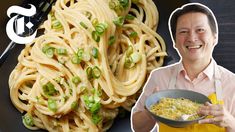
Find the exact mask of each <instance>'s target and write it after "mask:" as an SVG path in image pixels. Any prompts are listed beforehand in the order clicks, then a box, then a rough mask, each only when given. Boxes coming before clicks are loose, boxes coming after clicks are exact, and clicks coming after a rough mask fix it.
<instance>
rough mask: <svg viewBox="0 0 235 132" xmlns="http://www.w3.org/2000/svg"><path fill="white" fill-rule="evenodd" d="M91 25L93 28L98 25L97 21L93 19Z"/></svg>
mask: <svg viewBox="0 0 235 132" xmlns="http://www.w3.org/2000/svg"><path fill="white" fill-rule="evenodd" d="M91 23H92V25H93V26H94V27H95V26H96V25H97V24H98V23H99V21H98V19H97V18H94V19H93V20H92V22H91Z"/></svg>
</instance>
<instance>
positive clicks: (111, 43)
mask: <svg viewBox="0 0 235 132" xmlns="http://www.w3.org/2000/svg"><path fill="white" fill-rule="evenodd" d="M115 41H116V38H115V36H110V37H109V41H108V45H113V44H114V42H115Z"/></svg>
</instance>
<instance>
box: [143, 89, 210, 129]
mask: <svg viewBox="0 0 235 132" xmlns="http://www.w3.org/2000/svg"><path fill="white" fill-rule="evenodd" d="M205 102H210V100H209V98H207V97H206V96H205V95H203V94H201V93H197V92H194V91H189V90H180V89H169V90H162V91H159V92H157V93H154V94H152V95H151V96H149V97H148V98H147V99H146V101H145V107H146V109H147V111H149V112H150V114H151V115H152V116H153V117H154V119H156V120H157V121H159V122H161V123H163V124H166V125H168V126H171V127H187V126H189V125H191V124H194V123H197V122H198V120H201V119H203V118H205V117H206V116H203V115H199V114H197V111H198V110H199V108H200V106H202V105H203V104H204V103H205ZM183 115H192V116H190V117H189V118H187V119H186V120H182V118H181V117H182V116H183Z"/></svg>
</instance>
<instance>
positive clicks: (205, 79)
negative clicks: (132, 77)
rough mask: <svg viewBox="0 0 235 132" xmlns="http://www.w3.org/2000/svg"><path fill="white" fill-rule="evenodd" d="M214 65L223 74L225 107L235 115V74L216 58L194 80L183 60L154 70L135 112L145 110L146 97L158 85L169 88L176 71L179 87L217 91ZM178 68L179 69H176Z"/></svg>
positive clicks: (161, 88) (134, 109)
mask: <svg viewBox="0 0 235 132" xmlns="http://www.w3.org/2000/svg"><path fill="white" fill-rule="evenodd" d="M213 65H215V66H216V67H218V68H216V69H217V70H216V69H215V72H219V73H220V75H221V79H220V81H221V85H222V95H223V101H224V105H225V108H226V109H227V110H228V111H229V112H230V113H231V114H232V115H233V116H234V117H235V74H234V73H232V72H230V71H228V70H227V69H225V68H223V67H222V66H219V65H217V64H216V62H215V61H214V60H212V61H211V63H210V64H209V65H208V66H207V68H206V69H205V70H204V71H202V72H201V73H200V74H199V75H198V76H197V77H196V78H195V79H194V80H190V79H189V76H188V75H187V72H186V70H185V69H184V67H183V64H182V63H181V62H179V63H177V64H174V65H171V66H167V67H163V68H160V69H157V70H154V71H152V72H151V74H150V76H149V78H148V81H147V83H146V84H145V86H144V89H143V90H144V91H143V92H142V94H141V96H140V97H139V99H138V102H137V103H136V105H135V106H134V107H133V112H137V111H142V110H144V102H145V100H146V98H147V97H148V96H150V95H151V94H153V93H155V92H157V87H158V89H159V90H164V89H168V85H169V82H170V80H171V77H172V74H173V73H174V72H178V73H177V80H176V88H177V89H186V90H192V91H195V92H199V93H202V94H204V95H206V96H209V95H210V94H212V93H215V85H214V82H215V80H214V77H213V75H214V66H213ZM177 69H179V70H178V71H176V70H177Z"/></svg>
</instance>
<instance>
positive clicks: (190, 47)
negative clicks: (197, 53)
mask: <svg viewBox="0 0 235 132" xmlns="http://www.w3.org/2000/svg"><path fill="white" fill-rule="evenodd" d="M186 48H188V49H199V48H201V45H193V46H186Z"/></svg>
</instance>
